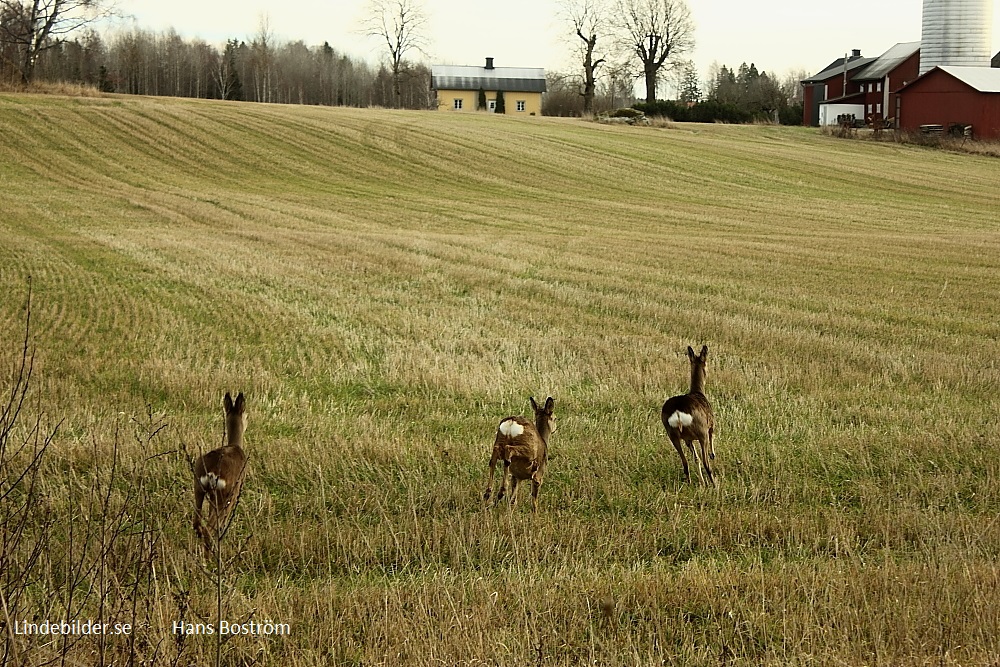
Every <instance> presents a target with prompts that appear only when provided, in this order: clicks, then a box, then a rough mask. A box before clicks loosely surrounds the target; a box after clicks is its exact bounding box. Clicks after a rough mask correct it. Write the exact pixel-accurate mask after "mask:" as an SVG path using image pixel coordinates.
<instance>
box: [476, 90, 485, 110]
mask: <svg viewBox="0 0 1000 667" xmlns="http://www.w3.org/2000/svg"><path fill="white" fill-rule="evenodd" d="M486 107H487V104H486V91H485V90H483V89H482V88H480V89H479V98H478V99H477V101H476V111H483V110H485V109H486Z"/></svg>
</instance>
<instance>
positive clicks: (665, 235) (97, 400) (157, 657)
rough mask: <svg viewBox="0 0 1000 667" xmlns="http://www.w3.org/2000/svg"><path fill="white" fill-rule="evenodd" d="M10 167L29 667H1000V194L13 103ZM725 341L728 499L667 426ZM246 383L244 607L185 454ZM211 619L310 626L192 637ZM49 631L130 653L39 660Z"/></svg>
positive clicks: (67, 648) (449, 128)
mask: <svg viewBox="0 0 1000 667" xmlns="http://www.w3.org/2000/svg"><path fill="white" fill-rule="evenodd" d="M0 137H2V141H0V238H2V242H0V285H2V287H3V289H2V291H0V332H2V337H0V341H2V346H0V361H2V363H3V366H2V368H3V371H4V376H3V381H4V383H3V385H2V386H3V388H4V390H5V392H6V391H7V388H8V387H13V386H16V385H15V381H16V377H14V376H12V375H11V374H10V373H9V372H8V371H9V370H10V369H16V366H17V363H18V362H19V360H20V358H21V349H22V339H23V336H24V330H25V319H26V309H25V304H26V297H27V291H28V284H29V278H28V277H29V276H30V277H31V278H30V284H31V308H30V317H31V328H30V342H31V346H32V348H33V349H34V350H35V351H36V353H35V362H34V368H33V371H32V376H31V381H30V387H29V391H28V394H27V395H28V400H27V401H26V402H25V405H24V408H23V410H22V412H21V414H20V418H19V420H18V421H17V423H16V424H14V428H13V429H12V430H11V431H10V435H8V436H7V438H8V440H9V442H10V443H14V444H16V443H19V442H24V441H25V440H26V439H27V441H28V442H31V440H30V438H31V436H32V432H31V427H32V426H33V424H34V420H35V418H36V417H37V418H39V419H40V420H41V421H40V432H41V433H43V434H49V433H52V431H53V430H54V429H55V428H56V425H57V424H58V430H57V431H56V432H55V435H54V436H53V437H52V439H51V444H50V445H49V447H48V448H47V449H46V450H45V453H44V457H43V458H42V459H41V460H40V464H39V467H38V468H37V473H38V474H37V475H34V476H33V477H32V479H36V480H37V482H36V484H35V486H33V487H31V488H27V487H26V486H25V485H24V484H23V483H22V484H20V486H19V485H18V477H17V473H18V471H23V470H25V469H26V466H27V467H28V468H30V466H29V465H28V464H26V463H25V461H26V459H25V458H24V456H25V454H26V452H27V451H28V450H23V451H22V453H21V454H18V455H14V454H9V455H8V456H7V463H6V464H4V466H5V467H4V470H3V471H2V472H3V473H4V477H0V484H4V485H5V487H4V489H7V490H10V492H9V493H7V494H6V496H5V497H4V499H3V502H5V503H8V505H7V507H5V508H4V509H3V511H4V512H6V514H4V515H3V516H13V517H24V521H23V525H24V529H23V530H22V531H21V532H15V531H13V529H5V532H4V537H5V546H4V548H3V552H2V555H3V556H4V557H5V558H6V563H5V564H6V565H7V566H8V567H7V569H6V572H5V574H0V589H2V591H3V597H4V600H3V602H4V604H3V605H2V609H0V611H2V613H3V616H2V617H0V619H2V620H0V623H3V624H5V628H6V632H5V636H4V640H3V641H4V644H3V650H4V652H5V653H4V655H5V656H7V659H9V660H11V661H12V662H11V664H17V663H19V662H20V663H24V664H40V663H42V662H44V661H46V660H51V659H54V658H55V659H60V658H62V657H65V658H66V659H67V660H68V663H67V664H112V663H113V664H129V663H128V659H129V657H130V656H134V657H135V659H136V663H137V664H156V665H188V664H191V665H201V664H211V663H214V661H215V660H216V657H217V651H219V653H218V655H221V663H222V664H229V665H237V664H239V665H243V664H254V665H291V666H306V665H309V666H312V665H326V664H338V665H341V664H343V665H352V664H353V665H380V664H384V665H457V664H465V665H475V664H490V665H513V664H516V663H519V664H526V663H533V664H542V665H571V664H582V663H587V664H598V665H650V664H683V665H719V664H727V665H734V664H735V665H759V664H773V665H779V664H780V665H924V664H934V665H987V664H997V663H998V662H1000V605H998V604H997V600H998V599H1000V566H998V565H997V561H998V559H1000V518H998V517H1000V455H998V431H1000V428H998V426H1000V410H998V408H1000V399H998V390H1000V367H998V359H1000V354H998V352H1000V299H998V298H997V295H998V293H1000V222H998V219H997V211H1000V189H998V188H997V183H998V182H1000V161H997V160H996V159H993V158H983V157H976V156H969V155H956V154H951V153H946V152H935V151H930V150H926V149H920V148H914V147H904V146H897V145H893V144H878V145H873V144H869V143H859V142H848V141H842V140H837V139H834V138H831V137H825V136H822V135H821V134H819V133H818V132H817V131H814V130H809V129H802V128H776V127H737V126H721V125H719V126H706V125H691V126H688V125H678V126H675V127H672V128H628V127H607V126H600V125H596V124H592V123H586V122H583V121H578V120H562V119H547V118H530V119H511V118H500V117H494V116H489V115H479V114H467V115H452V114H444V113H418V112H392V111H379V110H351V109H326V108H303V107H281V106H269V105H247V104H237V103H213V102H197V101H177V100H163V99H151V98H149V99H143V98H124V97H122V98H116V97H109V98H89V99H71V98H60V97H41V96H28V95H16V94H5V95H0ZM702 344H707V345H708V346H709V349H710V359H709V375H708V382H707V393H708V396H709V398H710V399H711V400H712V402H713V403H714V405H715V410H716V416H717V423H718V426H717V431H716V450H717V452H718V458H717V459H716V460H715V465H716V469H717V470H718V472H719V476H720V486H719V489H718V490H709V489H706V488H700V487H698V486H697V485H687V484H685V483H684V481H683V478H682V474H681V470H680V462H679V459H678V458H677V456H676V454H675V453H674V452H673V450H672V447H671V446H670V444H669V441H668V440H667V438H666V436H665V434H664V432H663V428H662V426H661V424H660V421H659V409H660V406H661V405H662V403H663V401H664V400H665V399H666V398H667V397H669V396H671V395H673V394H677V393H683V392H684V391H686V390H687V382H688V366H687V358H686V356H685V354H684V351H685V349H686V347H687V346H688V345H692V346H696V349H697V347H698V346H700V345H702ZM225 391H233V392H236V391H243V392H245V393H246V395H247V399H248V408H247V410H248V414H249V425H248V429H247V436H246V437H247V441H246V442H247V450H248V452H249V455H250V465H249V475H248V480H247V482H246V485H245V491H244V493H243V497H242V499H241V501H240V504H239V506H238V508H237V511H236V514H235V521H234V524H233V527H232V529H231V530H230V532H229V533H228V535H227V538H226V540H225V541H224V543H223V549H224V551H223V553H224V556H225V562H226V567H225V570H224V573H223V575H222V577H221V580H219V581H216V580H215V579H214V576H215V575H214V569H213V563H211V562H206V561H205V560H204V559H203V558H202V555H201V552H200V551H199V548H198V545H197V544H196V542H195V540H194V536H193V531H192V530H191V517H192V509H193V508H192V491H191V480H190V468H189V464H188V458H187V457H188V455H190V454H193V453H196V452H199V451H206V450H208V449H211V448H213V447H215V446H217V445H218V444H219V442H220V438H221V429H222V409H221V402H222V395H223V393H224V392H225ZM550 395H551V396H553V397H554V398H555V400H556V414H557V417H558V430H557V432H556V433H555V435H554V436H553V437H552V442H551V443H550V452H551V458H550V462H549V472H548V475H547V478H546V482H545V484H544V486H543V487H542V491H541V495H540V500H541V511H540V513H539V514H538V515H537V516H533V515H532V514H531V512H530V502H529V499H528V497H527V493H528V491H527V489H524V488H523V485H522V489H521V493H522V494H523V495H522V497H521V501H522V502H521V503H520V504H519V505H518V506H517V507H515V508H514V509H513V511H510V510H508V509H506V508H500V509H493V508H489V509H484V508H483V506H482V502H481V498H482V492H483V490H484V488H485V483H486V463H487V460H488V457H489V449H490V447H491V445H492V441H493V433H494V430H495V428H496V425H497V423H498V421H499V420H500V418H501V417H503V416H506V415H510V414H526V413H530V407H529V405H528V397H529V396H535V397H536V398H539V399H544V398H545V397H546V396H550ZM5 423H6V422H5ZM0 430H2V429H0ZM28 449H31V447H29V448H28ZM8 450H9V451H13V448H12V445H11V446H10V447H8ZM19 457H20V458H19ZM2 458H3V457H0V459H2ZM0 463H2V461H0ZM19 466H20V467H19ZM0 467H3V466H0ZM26 500H30V503H29V504H28V505H27V506H25V507H26V508H25V509H22V505H18V504H17V503H18V502H20V501H26ZM9 525H11V526H13V525H14V524H13V523H9ZM18 525H20V524H18ZM35 544H43V546H44V549H42V550H41V551H40V553H39V554H37V555H36V557H35V558H34V559H32V558H30V556H31V554H32V553H33V550H32V545H35ZM7 545H12V546H7ZM35 551H39V550H37V549H36V550H35ZM19 573H20V574H19ZM217 583H220V584H221V586H218V587H217V586H216V584H217ZM219 589H221V590H222V600H221V602H222V607H223V617H224V618H226V619H229V620H232V621H234V622H244V621H247V620H253V621H256V622H260V623H264V622H265V621H271V622H272V623H275V624H287V625H288V627H289V629H290V632H289V633H288V634H283V635H279V634H275V633H270V634H266V633H265V634H257V635H241V636H233V637H228V638H227V639H226V641H225V642H223V644H222V645H221V650H220V647H219V646H218V645H217V639H218V636H217V635H215V636H213V635H206V634H185V633H183V632H178V631H177V627H178V626H177V625H176V623H178V622H180V623H191V624H196V623H202V624H204V625H212V624H215V623H216V621H217V618H216V616H217V609H216V606H217V599H216V596H217V591H218V590H219ZM45 618H49V619H68V620H73V619H98V618H100V619H114V620H118V621H130V622H131V623H132V624H133V626H134V627H133V630H132V632H131V633H130V634H128V635H127V636H109V637H101V638H97V637H94V636H82V637H81V636H76V637H69V638H67V637H63V636H41V635H38V634H34V635H31V634H29V635H24V634H17V633H15V632H14V631H13V630H14V629H15V628H16V627H17V625H16V624H17V622H18V621H23V620H29V621H30V620H39V619H45ZM181 627H186V626H181Z"/></svg>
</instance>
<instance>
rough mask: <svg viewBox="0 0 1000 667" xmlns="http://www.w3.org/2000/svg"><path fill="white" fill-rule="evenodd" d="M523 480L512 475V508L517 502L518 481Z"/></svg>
mask: <svg viewBox="0 0 1000 667" xmlns="http://www.w3.org/2000/svg"><path fill="white" fill-rule="evenodd" d="M519 481H521V480H519V479H518V478H517V477H515V476H514V475H511V476H510V506H511V508H513V507H514V505H516V504H517V483H518V482H519Z"/></svg>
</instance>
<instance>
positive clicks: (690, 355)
mask: <svg viewBox="0 0 1000 667" xmlns="http://www.w3.org/2000/svg"><path fill="white" fill-rule="evenodd" d="M688 359H690V360H691V361H694V350H692V349H691V346H690V345H688Z"/></svg>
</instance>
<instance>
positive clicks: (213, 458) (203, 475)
mask: <svg viewBox="0 0 1000 667" xmlns="http://www.w3.org/2000/svg"><path fill="white" fill-rule="evenodd" d="M222 405H223V407H224V408H225V410H226V444H225V446H223V447H219V448H218V449H214V450H212V451H210V452H208V453H207V454H205V455H204V456H202V457H200V458H199V459H198V460H197V461H196V462H195V464H194V531H195V533H197V534H198V536H199V537H201V539H202V540H203V541H204V542H205V549H207V550H208V551H211V550H212V539H213V537H216V538H217V539H219V538H221V535H219V531H220V530H223V528H224V526H225V525H226V520H227V519H228V518H229V513H230V512H232V510H233V507H234V506H235V504H236V500H237V498H239V495H240V487H242V486H243V473H244V472H245V470H246V465H247V455H246V453H245V452H244V451H243V431H244V430H246V427H247V418H246V413H245V411H244V410H245V408H246V401H245V400H244V398H243V392H240V393H239V394H238V395H237V396H236V401H235V402H234V401H233V399H232V397H231V396H230V395H229V392H226V396H225V398H223V399H222ZM206 498H207V499H208V518H207V521H206V520H205V518H204V516H203V514H202V504H203V503H204V501H205V499H206ZM205 524H207V525H205Z"/></svg>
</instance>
